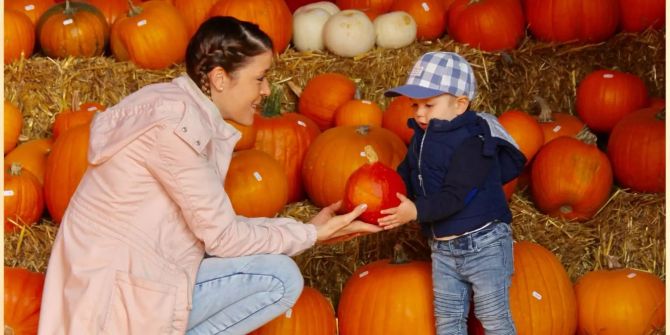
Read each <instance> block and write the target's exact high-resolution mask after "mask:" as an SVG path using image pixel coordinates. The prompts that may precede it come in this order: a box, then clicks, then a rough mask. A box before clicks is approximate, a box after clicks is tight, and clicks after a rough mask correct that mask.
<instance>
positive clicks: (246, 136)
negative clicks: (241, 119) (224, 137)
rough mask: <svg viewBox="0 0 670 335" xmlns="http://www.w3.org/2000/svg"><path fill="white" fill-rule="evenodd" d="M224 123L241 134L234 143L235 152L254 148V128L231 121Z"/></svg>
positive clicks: (255, 130) (255, 129)
mask: <svg viewBox="0 0 670 335" xmlns="http://www.w3.org/2000/svg"><path fill="white" fill-rule="evenodd" d="M226 122H228V123H229V124H230V125H231V126H233V127H235V129H237V130H238V131H239V132H240V133H242V137H240V140H239V141H237V143H235V151H238V150H246V149H251V148H253V147H254V143H256V133H257V131H258V129H257V128H256V127H254V126H245V125H241V124H239V123H237V122H235V121H233V120H226Z"/></svg>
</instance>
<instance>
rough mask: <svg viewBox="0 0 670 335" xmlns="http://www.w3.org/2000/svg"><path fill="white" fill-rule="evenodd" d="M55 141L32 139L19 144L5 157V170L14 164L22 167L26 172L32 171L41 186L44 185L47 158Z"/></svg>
mask: <svg viewBox="0 0 670 335" xmlns="http://www.w3.org/2000/svg"><path fill="white" fill-rule="evenodd" d="M52 146H53V139H51V138H40V139H32V140H29V141H27V142H24V143H21V144H19V146H17V147H16V148H15V149H14V150H12V151H10V152H9V153H8V154H7V156H5V169H7V168H9V166H10V165H11V164H12V163H17V164H19V165H21V167H22V168H23V169H24V170H27V171H30V172H31V173H32V174H33V175H34V176H35V177H36V178H37V180H39V181H40V184H42V185H43V184H44V174H45V171H46V165H47V156H49V152H51V147H52Z"/></svg>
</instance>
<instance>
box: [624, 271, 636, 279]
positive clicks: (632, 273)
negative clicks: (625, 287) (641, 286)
mask: <svg viewBox="0 0 670 335" xmlns="http://www.w3.org/2000/svg"><path fill="white" fill-rule="evenodd" d="M626 277H628V278H629V279H632V278H635V277H637V273H635V272H631V273H629V274H628V275H627V276H626Z"/></svg>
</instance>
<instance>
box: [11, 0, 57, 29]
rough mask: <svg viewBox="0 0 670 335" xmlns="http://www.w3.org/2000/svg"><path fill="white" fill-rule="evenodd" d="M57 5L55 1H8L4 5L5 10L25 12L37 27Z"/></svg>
mask: <svg viewBox="0 0 670 335" xmlns="http://www.w3.org/2000/svg"><path fill="white" fill-rule="evenodd" d="M55 3H56V2H55V1H54V0H7V1H5V2H4V5H5V10H7V9H13V10H17V11H20V12H23V13H24V14H26V15H27V16H28V18H29V19H30V21H31V22H32V23H33V25H37V21H38V20H39V19H40V17H41V16H42V14H44V12H46V11H47V9H49V8H51V6H53V5H54V4H55Z"/></svg>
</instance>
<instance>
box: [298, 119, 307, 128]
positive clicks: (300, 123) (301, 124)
mask: <svg viewBox="0 0 670 335" xmlns="http://www.w3.org/2000/svg"><path fill="white" fill-rule="evenodd" d="M297 123H298V125H300V126H303V127H307V124H306V123H305V122H303V121H302V120H298V122H297Z"/></svg>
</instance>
